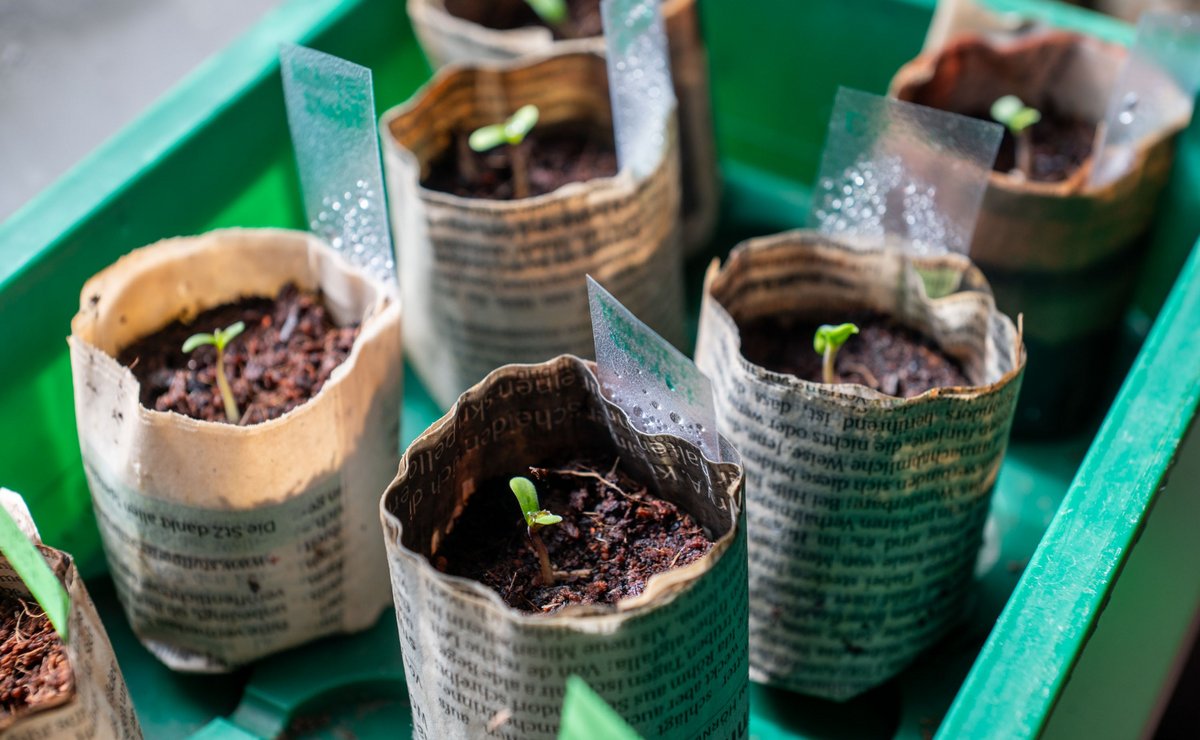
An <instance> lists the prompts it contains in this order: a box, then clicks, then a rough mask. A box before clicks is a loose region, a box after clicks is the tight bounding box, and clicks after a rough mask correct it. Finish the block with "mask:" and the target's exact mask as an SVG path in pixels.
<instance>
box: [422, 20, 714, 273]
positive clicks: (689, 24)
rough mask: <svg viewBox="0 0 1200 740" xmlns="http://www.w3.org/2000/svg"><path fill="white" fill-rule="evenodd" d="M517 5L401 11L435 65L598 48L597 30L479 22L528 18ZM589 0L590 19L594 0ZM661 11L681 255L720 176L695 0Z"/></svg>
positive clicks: (698, 238)
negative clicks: (678, 179)
mask: <svg viewBox="0 0 1200 740" xmlns="http://www.w3.org/2000/svg"><path fill="white" fill-rule="evenodd" d="M509 6H511V7H509ZM523 6H525V0H483V1H482V2H471V0H449V1H448V2H447V0H408V16H409V18H410V19H411V20H412V24H413V28H414V29H415V30H416V33H417V38H418V40H419V41H420V42H421V48H423V49H424V50H425V55H426V56H427V57H428V58H429V61H430V63H431V64H433V65H434V66H435V67H441V66H443V65H446V64H452V63H458V62H478V61H487V60H504V59H515V58H517V57H524V56H531V55H544V54H547V53H550V52H569V51H579V50H590V51H595V52H598V53H603V51H604V40H603V38H601V37H600V36H593V37H591V38H586V39H577V40H571V41H564V40H561V39H556V38H555V35H554V34H553V33H552V32H551V30H550V29H549V28H547V27H545V26H544V25H527V26H520V27H516V28H509V29H497V28H490V27H488V26H487V25H486V15H487V14H504V13H507V12H509V11H512V10H514V9H515V10H516V11H517V12H525V13H528V15H529V16H531V17H533V18H536V16H533V11H532V10H529V9H528V7H527V6H525V7H523ZM596 6H597V9H596V20H597V22H598V19H599V15H600V13H599V2H597V3H596ZM448 8H449V9H448ZM662 14H663V22H664V24H665V26H666V31H667V42H668V45H669V46H670V52H671V78H672V80H673V83H674V87H675V97H676V98H677V99H678V101H679V109H678V114H679V147H680V152H681V155H682V164H681V173H682V183H683V202H682V211H681V218H682V220H683V239H684V244H685V247H684V249H685V252H686V254H688V255H692V254H696V253H697V252H698V251H702V250H703V249H704V247H705V246H706V245H707V243H708V240H709V238H710V237H711V236H712V232H713V228H714V227H715V226H716V222H717V212H718V208H719V206H720V176H719V174H718V170H717V152H716V145H715V143H714V139H713V124H712V103H711V95H710V93H709V85H708V50H707V48H706V47H705V45H704V38H703V36H702V35H701V32H700V13H699V8H698V3H697V0H664V2H663V3H662ZM597 33H599V28H598V27H597ZM553 84H555V85H558V84H569V83H567V82H565V81H564V82H562V83H559V82H555V83H553Z"/></svg>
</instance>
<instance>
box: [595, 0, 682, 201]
mask: <svg viewBox="0 0 1200 740" xmlns="http://www.w3.org/2000/svg"><path fill="white" fill-rule="evenodd" d="M600 12H601V16H602V17H603V20H604V39H605V41H604V44H605V52H606V59H607V63H608V88H609V97H610V98H611V99H612V110H613V135H614V137H615V138H616V142H617V162H618V164H619V165H620V167H621V168H622V169H624V168H625V167H629V168H630V170H631V171H632V172H633V176H634V177H636V178H637V179H639V180H641V179H643V178H645V177H648V176H649V175H650V174H651V173H652V172H653V171H654V169H655V167H656V166H657V165H658V162H659V160H660V159H661V158H662V152H663V149H664V148H665V147H666V145H667V142H666V136H667V128H668V122H669V120H670V116H671V112H672V110H673V109H674V106H675V91H674V88H673V87H672V86H671V59H670V55H669V54H668V52H667V34H666V31H665V30H664V28H663V19H662V11H661V7H660V0H602V2H601V3H600Z"/></svg>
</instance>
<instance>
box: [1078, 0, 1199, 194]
mask: <svg viewBox="0 0 1200 740" xmlns="http://www.w3.org/2000/svg"><path fill="white" fill-rule="evenodd" d="M1197 91H1200V14H1195V13H1193V14H1183V13H1159V12H1155V13H1142V15H1141V17H1140V18H1139V19H1138V24H1137V38H1136V39H1135V40H1134V43H1133V48H1132V49H1130V50H1129V57H1128V58H1127V60H1126V62H1125V66H1124V67H1123V68H1122V70H1121V72H1120V74H1119V75H1118V76H1117V84H1116V86H1115V87H1114V88H1113V92H1112V96H1111V97H1110V98H1109V101H1108V112H1107V114H1106V115H1105V118H1104V123H1103V124H1101V126H1100V132H1099V133H1098V134H1097V140H1096V150H1095V151H1096V155H1095V157H1093V164H1092V174H1091V177H1090V178H1089V183H1090V184H1091V185H1092V186H1093V187H1101V186H1104V185H1107V184H1109V183H1111V182H1113V181H1114V180H1116V179H1118V178H1119V177H1121V176H1122V175H1124V174H1125V173H1126V172H1128V171H1129V168H1130V166H1131V165H1132V163H1133V157H1134V154H1135V152H1136V151H1137V146H1138V142H1141V141H1144V140H1145V139H1146V138H1147V137H1151V136H1154V135H1155V134H1156V133H1158V132H1161V131H1166V130H1170V129H1172V128H1175V127H1184V126H1186V125H1187V122H1188V119H1189V118H1191V115H1192V106H1193V104H1194V102H1195V99H1196V93H1197Z"/></svg>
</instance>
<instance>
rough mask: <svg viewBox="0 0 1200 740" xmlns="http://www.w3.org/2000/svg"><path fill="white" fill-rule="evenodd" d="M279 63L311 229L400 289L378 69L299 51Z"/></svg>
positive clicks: (286, 49) (285, 53)
mask: <svg viewBox="0 0 1200 740" xmlns="http://www.w3.org/2000/svg"><path fill="white" fill-rule="evenodd" d="M279 60H280V69H281V72H282V75H283V91H284V98H285V99H286V102H287V117H288V128H289V129H290V130H291V134H292V143H293V146H294V147H295V150H296V164H297V166H298V168H299V170H300V186H301V189H302V190H303V191H304V209H305V213H306V215H307V216H308V221H309V228H310V229H311V230H312V232H313V233H314V234H316V235H317V236H319V237H320V238H321V239H323V240H325V241H326V242H327V243H329V244H330V245H331V246H332V247H333V248H334V249H336V250H337V251H339V252H341V253H342V254H343V255H345V256H346V258H347V259H349V260H350V261H351V262H352V263H353V264H355V265H358V266H359V267H362V268H364V269H365V270H366V271H367V272H368V273H370V274H371V275H373V276H374V277H376V278H378V279H380V280H382V281H384V283H385V284H389V283H391V284H394V283H395V282H396V280H397V278H396V263H395V255H394V253H393V251H392V237H391V232H390V231H389V227H388V216H387V204H386V202H385V201H384V191H383V173H382V170H381V169H380V159H379V136H378V132H377V130H376V128H375V99H374V95H373V93H372V90H371V70H369V69H367V68H366V67H360V66H359V65H357V64H352V63H350V62H347V61H346V60H344V59H340V58H338V57H335V56H331V55H329V54H323V53H321V52H319V51H314V50H313V49H308V48H305V47H303V46H294V45H291V44H287V45H284V46H283V48H282V50H281V51H280V55H279Z"/></svg>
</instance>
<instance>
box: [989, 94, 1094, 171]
mask: <svg viewBox="0 0 1200 740" xmlns="http://www.w3.org/2000/svg"><path fill="white" fill-rule="evenodd" d="M1041 113H1042V120H1040V121H1038V122H1037V123H1035V124H1033V125H1032V126H1030V127H1029V128H1028V129H1026V130H1027V131H1028V136H1029V139H1030V143H1031V145H1032V146H1033V172H1031V173H1030V172H1026V173H1025V176H1026V177H1027V178H1028V179H1030V180H1036V181H1038V182H1061V181H1063V180H1066V179H1067V178H1068V177H1070V176H1071V175H1072V174H1074V172H1075V171H1076V170H1077V169H1079V168H1080V166H1082V165H1083V163H1084V162H1086V161H1087V158H1088V157H1090V156H1091V154H1092V146H1093V145H1094V144H1095V139H1096V124H1094V123H1088V122H1087V121H1084V120H1082V119H1080V118H1075V117H1074V116H1068V115H1066V114H1063V113H1060V112H1059V111H1058V110H1056V109H1055V108H1054V107H1052V106H1047V107H1046V108H1045V109H1044V110H1042V111H1041ZM971 115H972V117H973V118H979V119H981V120H984V121H993V119H992V116H991V113H990V112H988V111H975V112H973V113H972V114H971ZM1016 166H1017V138H1016V137H1015V136H1013V134H1012V132H1011V131H1009V130H1008V129H1007V128H1005V129H1004V139H1003V140H1002V141H1001V142H1000V152H999V153H998V154H997V155H996V162H995V164H994V165H993V166H992V169H994V170H995V171H996V172H1011V171H1012V170H1013V169H1014V168H1015V167H1016Z"/></svg>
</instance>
